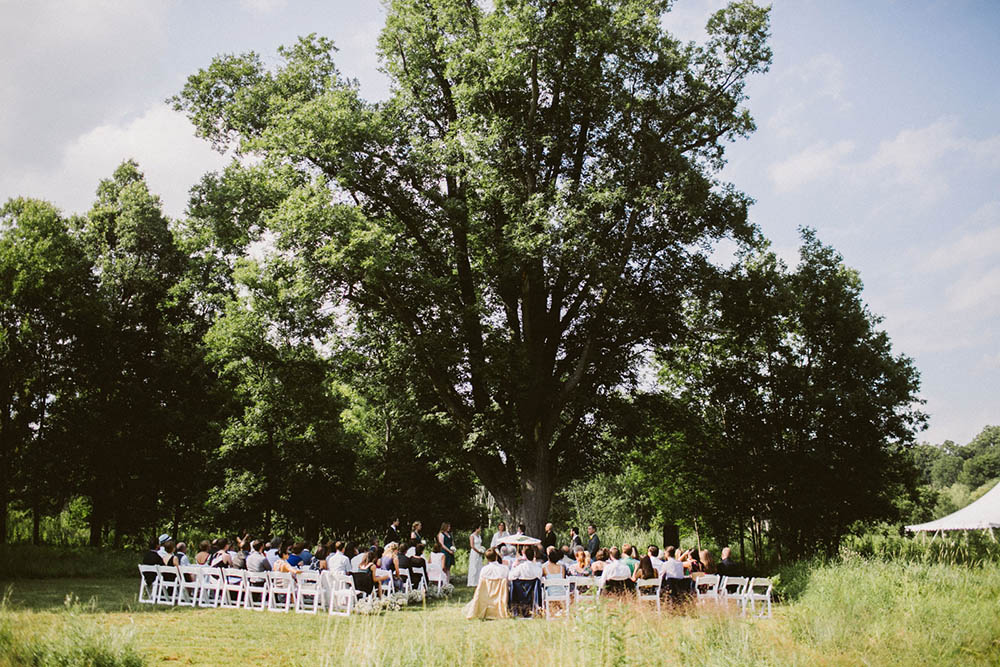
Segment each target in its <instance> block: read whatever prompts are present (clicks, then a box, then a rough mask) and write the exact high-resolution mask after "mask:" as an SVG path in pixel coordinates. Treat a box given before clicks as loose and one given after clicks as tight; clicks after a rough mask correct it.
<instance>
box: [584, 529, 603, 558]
mask: <svg viewBox="0 0 1000 667" xmlns="http://www.w3.org/2000/svg"><path fill="white" fill-rule="evenodd" d="M587 534H588V535H590V539H589V540H587V551H589V552H590V557H591V559H594V560H596V559H597V552H598V551H599V550H600V548H601V538H600V537H598V536H597V526H595V525H594V524H590V525H589V526H587Z"/></svg>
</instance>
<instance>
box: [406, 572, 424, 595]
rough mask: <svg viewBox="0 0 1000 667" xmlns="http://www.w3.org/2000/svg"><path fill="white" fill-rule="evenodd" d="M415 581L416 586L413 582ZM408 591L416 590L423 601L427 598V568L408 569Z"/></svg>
mask: <svg viewBox="0 0 1000 667" xmlns="http://www.w3.org/2000/svg"><path fill="white" fill-rule="evenodd" d="M414 581H416V582H417V583H416V584H413V582H414ZM407 585H408V586H409V588H410V590H416V591H418V592H419V593H420V596H421V597H422V598H424V599H426V598H427V568H426V567H412V566H411V567H410V578H409V582H408V584H407Z"/></svg>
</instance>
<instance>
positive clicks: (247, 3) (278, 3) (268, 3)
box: [240, 0, 288, 14]
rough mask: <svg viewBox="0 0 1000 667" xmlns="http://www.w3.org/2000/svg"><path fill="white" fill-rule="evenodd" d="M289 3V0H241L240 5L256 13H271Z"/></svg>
mask: <svg viewBox="0 0 1000 667" xmlns="http://www.w3.org/2000/svg"><path fill="white" fill-rule="evenodd" d="M287 4H288V0H240V6H241V7H243V9H245V10H247V11H249V12H252V13H254V14H271V13H272V12H276V11H278V10H280V9H284V8H285V6H286V5H287Z"/></svg>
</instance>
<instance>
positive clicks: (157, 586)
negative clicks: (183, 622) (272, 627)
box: [139, 565, 443, 615]
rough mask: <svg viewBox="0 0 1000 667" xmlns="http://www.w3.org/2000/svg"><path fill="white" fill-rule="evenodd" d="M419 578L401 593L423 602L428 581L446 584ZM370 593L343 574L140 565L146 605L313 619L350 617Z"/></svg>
mask: <svg viewBox="0 0 1000 667" xmlns="http://www.w3.org/2000/svg"><path fill="white" fill-rule="evenodd" d="M418 572H419V570H418ZM385 574H388V572H385ZM420 574H421V575H422V576H420V577H417V579H418V582H417V584H416V585H413V586H411V584H410V579H411V578H410V577H406V578H404V579H403V580H402V581H403V585H402V588H401V590H402V591H403V592H406V593H409V592H410V591H411V590H416V591H418V592H419V593H420V594H421V596H422V597H423V596H426V593H427V581H430V582H431V583H432V584H433V583H437V584H438V587H439V588H440V587H441V586H442V585H443V583H442V582H441V581H440V579H438V580H434V579H429V577H428V575H430V573H429V572H427V571H424V572H421V573H420ZM379 585H380V588H381V591H382V593H383V594H392V593H395V592H396V586H395V582H394V581H393V578H392V577H389V578H388V579H387V580H386V581H383V582H380V584H379ZM370 594H374V590H373V592H372V593H366V592H365V591H362V590H358V589H357V588H356V587H355V585H354V577H353V576H352V575H351V574H344V573H339V572H330V571H322V572H320V571H316V570H304V571H302V572H299V573H297V574H293V573H291V572H249V571H247V570H241V569H237V568H219V567H206V566H201V565H181V566H170V565H140V566H139V602H141V603H143V604H162V605H176V606H189V607H213V608H220V607H221V608H229V609H255V610H257V611H263V610H265V609H266V610H268V611H281V612H287V611H289V610H291V609H294V610H295V611H296V612H300V613H310V614H315V613H317V612H318V611H320V610H324V611H327V612H328V613H330V614H341V615H349V614H350V613H351V612H352V611H353V609H354V605H355V603H356V602H357V601H358V600H360V599H362V598H364V597H366V596H368V595H370Z"/></svg>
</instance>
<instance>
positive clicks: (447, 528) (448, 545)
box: [437, 521, 455, 576]
mask: <svg viewBox="0 0 1000 667" xmlns="http://www.w3.org/2000/svg"><path fill="white" fill-rule="evenodd" d="M437 542H438V544H440V545H441V551H443V552H444V568H443V569H444V573H445V574H446V575H448V576H451V567H452V565H454V564H455V543H454V542H453V541H452V539H451V524H450V523H448V522H447V521H445V522H444V523H442V524H441V532H439V533H438V536H437Z"/></svg>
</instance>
